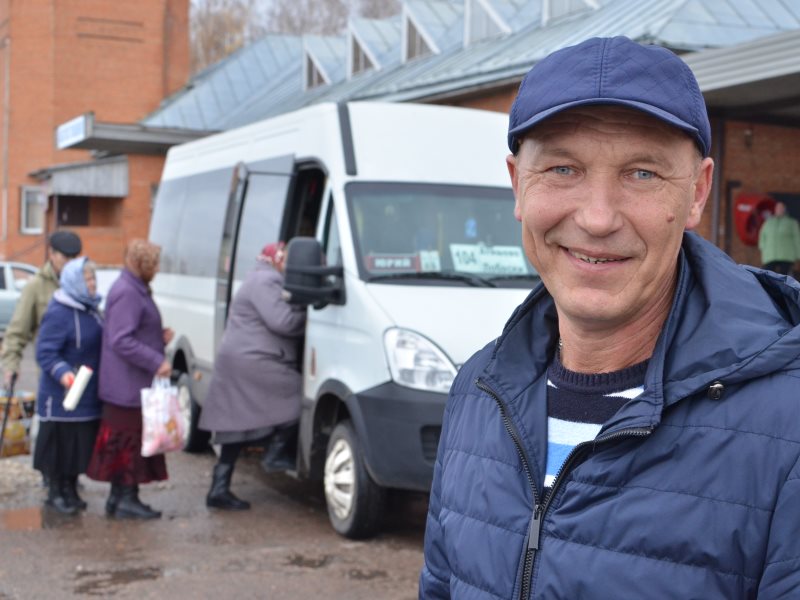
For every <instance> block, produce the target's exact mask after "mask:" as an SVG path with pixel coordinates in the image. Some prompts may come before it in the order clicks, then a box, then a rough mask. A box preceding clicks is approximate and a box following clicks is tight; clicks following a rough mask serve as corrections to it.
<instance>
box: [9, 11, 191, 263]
mask: <svg viewBox="0 0 800 600" xmlns="http://www.w3.org/2000/svg"><path fill="white" fill-rule="evenodd" d="M188 18H189V0H149V1H148V2H120V1H119V0H25V1H24V2H11V3H10V2H9V0H0V131H2V130H3V129H2V128H3V127H4V125H5V124H4V116H3V115H4V114H7V113H9V112H10V114H11V115H12V116H11V119H10V121H9V123H8V127H9V137H8V142H7V146H8V152H7V156H8V160H7V163H6V164H5V165H4V164H3V160H4V159H3V156H4V155H3V147H2V140H0V177H1V176H2V172H3V167H5V168H6V169H7V173H8V175H7V178H6V181H0V185H2V186H3V187H4V191H5V194H6V195H7V202H6V215H7V220H6V222H5V223H4V226H5V227H4V228H0V258H8V257H12V256H13V257H14V258H15V259H17V260H23V261H28V262H32V263H34V264H38V263H39V262H41V260H42V257H43V256H44V240H43V236H30V235H21V234H20V233H19V224H20V213H19V208H20V192H19V189H20V186H21V185H36V184H37V181H36V180H34V179H32V178H31V177H30V176H29V174H30V173H31V172H32V171H35V170H38V169H42V168H44V167H48V166H51V165H54V164H59V163H66V162H75V161H85V160H90V158H91V156H90V154H89V153H88V152H86V151H78V150H70V151H57V150H56V149H55V146H54V131H55V128H56V127H57V126H58V125H60V124H61V123H63V122H65V121H67V120H69V119H71V118H73V117H75V116H78V115H80V114H83V113H85V112H89V111H93V112H94V113H95V115H96V118H97V120H99V121H106V122H117V123H133V122H136V121H138V120H140V119H142V118H143V117H144V116H146V115H147V114H148V113H150V112H152V111H153V110H155V109H156V108H157V107H158V105H159V103H160V102H161V100H162V99H163V98H164V97H165V96H167V95H169V94H170V93H172V92H174V91H176V90H177V89H179V88H180V87H181V86H182V85H183V84H184V83H185V82H186V80H187V79H188V75H189V42H188ZM4 38H8V39H10V48H9V46H8V45H6V46H5V47H4V46H3V44H2V40H3V39H4ZM9 53H10V54H9ZM6 58H9V64H10V69H9V70H10V78H11V85H10V94H11V98H10V106H9V107H8V109H9V110H8V111H3V110H2V108H3V91H4V88H3V81H4V76H3V70H4V64H5V59H6ZM1 135H2V134H0V136H1ZM140 164H145V165H147V166H146V167H140ZM153 165H156V166H153ZM162 165H163V158H148V157H142V159H141V160H140V159H138V158H137V159H135V160H131V161H130V168H131V175H130V176H131V194H130V196H129V197H128V198H126V199H125V200H124V201H121V202H120V203H119V204H120V206H119V207H118V208H117V209H115V210H118V211H120V213H121V218H122V221H121V223H122V225H120V226H114V225H111V226H108V225H105V224H107V223H114V222H116V221H114V219H115V218H116V217H115V216H114V214H113V211H112V212H111V213H109V212H108V208H109V207H108V206H105V207H104V206H101V205H98V204H97V203H96V202H93V203H92V206H93V207H96V209H97V210H98V211H99V212H98V214H96V215H92V216H91V217H90V222H98V223H104V225H101V226H100V227H99V228H98V231H97V232H89V231H85V232H82V234H85V236H86V237H87V240H86V241H87V244H86V247H87V251H88V252H90V253H93V254H97V255H98V256H95V258H96V259H97V260H98V261H100V262H105V258H106V257H108V258H110V257H112V256H121V253H120V249H121V248H122V244H123V242H122V241H121V239H125V238H126V237H127V236H128V235H129V234H131V233H133V234H135V235H146V233H147V228H148V223H149V216H150V215H149V206H150V188H151V186H152V185H154V184H156V183H157V182H158V179H159V176H160V172H161V167H162ZM134 171H135V172H136V173H135V174H134ZM141 177H147V178H149V179H147V181H141V180H140V179H139V178H141ZM112 202H113V201H112ZM0 218H1V217H0ZM109 219H110V221H109ZM127 219H133V222H131V223H127ZM120 227H122V229H121V230H120V229H119V228H120ZM78 229H86V228H78ZM2 231H5V232H6V236H5V237H3V236H2ZM120 232H121V235H122V237H121V238H120ZM101 256H102V257H103V259H102V260H101V258H100V257H101ZM116 262H118V260H117V261H116Z"/></svg>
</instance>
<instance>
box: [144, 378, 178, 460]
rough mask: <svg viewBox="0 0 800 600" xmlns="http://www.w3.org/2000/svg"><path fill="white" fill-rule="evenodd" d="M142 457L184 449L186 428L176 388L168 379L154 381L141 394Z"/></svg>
mask: <svg viewBox="0 0 800 600" xmlns="http://www.w3.org/2000/svg"><path fill="white" fill-rule="evenodd" d="M141 398H142V456H153V455H155V454H163V453H164V452H173V451H175V450H180V449H181V448H183V440H184V429H185V424H184V422H183V419H182V418H181V407H180V402H179V401H178V388H177V387H175V386H174V385H170V382H169V379H166V378H159V377H157V378H155V379H153V385H152V386H151V387H149V388H144V389H143V390H142V391H141Z"/></svg>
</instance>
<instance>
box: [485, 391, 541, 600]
mask: <svg viewBox="0 0 800 600" xmlns="http://www.w3.org/2000/svg"><path fill="white" fill-rule="evenodd" d="M475 385H477V386H478V388H479V389H480V390H483V391H484V392H486V393H487V394H489V395H490V396H491V397H492V398H494V401H495V403H496V404H497V406H498V408H499V409H500V416H502V417H503V424H504V425H505V427H506V431H507V432H508V434H509V435H510V436H511V439H512V441H513V442H514V445H515V446H516V447H517V454H519V458H520V460H521V461H522V466H523V468H524V469H525V474H526V475H527V476H528V484H529V485H530V487H531V495H532V498H533V517H532V518H531V525H530V531H529V532H528V547H527V548H526V549H525V563H524V566H523V568H522V587H521V590H520V598H522V599H525V598H527V597H528V596H529V595H530V582H531V577H532V575H533V558H534V555H535V553H536V550H538V549H539V530H540V529H541V523H542V521H541V515H542V510H541V505H540V504H539V494H537V493H536V484H535V483H534V481H533V475H532V474H531V466H530V461H529V460H528V455H527V454H526V452H525V448H524V447H523V446H522V440H520V437H519V432H518V431H517V428H516V427H514V424H513V423H512V422H511V419H510V418H509V416H508V411H507V410H506V405H505V404H504V403H503V401H502V400H501V399H500V396H498V395H497V394H496V393H495V392H494V390H492V389H491V388H490V387H489V386H487V385H486V384H485V383H483V382H482V381H481V380H480V379H476V380H475Z"/></svg>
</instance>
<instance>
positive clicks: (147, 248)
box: [125, 239, 161, 283]
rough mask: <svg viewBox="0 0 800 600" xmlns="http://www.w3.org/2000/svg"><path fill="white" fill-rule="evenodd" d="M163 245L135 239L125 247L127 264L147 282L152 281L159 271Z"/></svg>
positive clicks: (130, 269)
mask: <svg viewBox="0 0 800 600" xmlns="http://www.w3.org/2000/svg"><path fill="white" fill-rule="evenodd" d="M160 257H161V246H157V245H156V244H151V243H150V242H148V241H147V240H142V239H133V240H131V241H130V242H128V247H127V248H126V249H125V266H126V267H127V268H128V270H129V271H131V272H132V273H133V274H134V275H136V276H137V277H138V278H139V279H141V280H142V281H144V282H145V283H150V282H151V281H152V280H153V277H155V276H156V272H157V271H158V261H159V259H160Z"/></svg>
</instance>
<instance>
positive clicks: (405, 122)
mask: <svg viewBox="0 0 800 600" xmlns="http://www.w3.org/2000/svg"><path fill="white" fill-rule="evenodd" d="M348 124H349V128H348ZM507 127H508V117H507V116H506V115H505V114H502V113H496V112H490V111H483V110H475V109H467V108H457V107H451V106H435V105H428V104H406V103H383V102H353V103H349V104H347V105H337V104H333V103H325V104H318V105H315V106H311V107H308V108H305V109H302V110H299V111H295V112H292V113H287V114H284V115H280V116H278V117H274V118H271V119H267V120H264V121H260V122H258V123H253V124H251V125H247V126H245V127H240V128H237V129H232V130H230V131H226V132H223V133H219V134H215V135H212V136H208V137H206V138H203V139H200V140H196V141H192V142H188V143H186V144H181V145H179V146H174V147H173V148H171V149H170V151H169V153H168V155H167V163H166V165H165V167H164V173H163V177H162V178H163V179H175V178H178V177H185V176H188V175H192V174H195V173H199V172H204V171H212V170H217V169H225V168H233V167H234V166H235V165H236V164H238V163H240V162H245V163H248V164H253V163H256V162H258V161H262V160H268V159H270V158H274V157H277V156H285V155H292V156H294V157H295V159H296V160H318V161H320V162H321V163H322V164H323V165H324V167H325V168H326V169H327V171H328V173H329V174H330V175H331V176H332V177H335V178H337V179H338V178H340V177H341V178H343V179H344V180H348V179H360V180H368V181H414V182H429V183H458V184H464V185H486V186H493V187H494V186H497V187H508V186H509V179H508V172H507V170H506V166H505V156H506V155H507V154H508V150H507V148H506V146H505V143H506V129H507ZM348 129H349V132H348Z"/></svg>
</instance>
